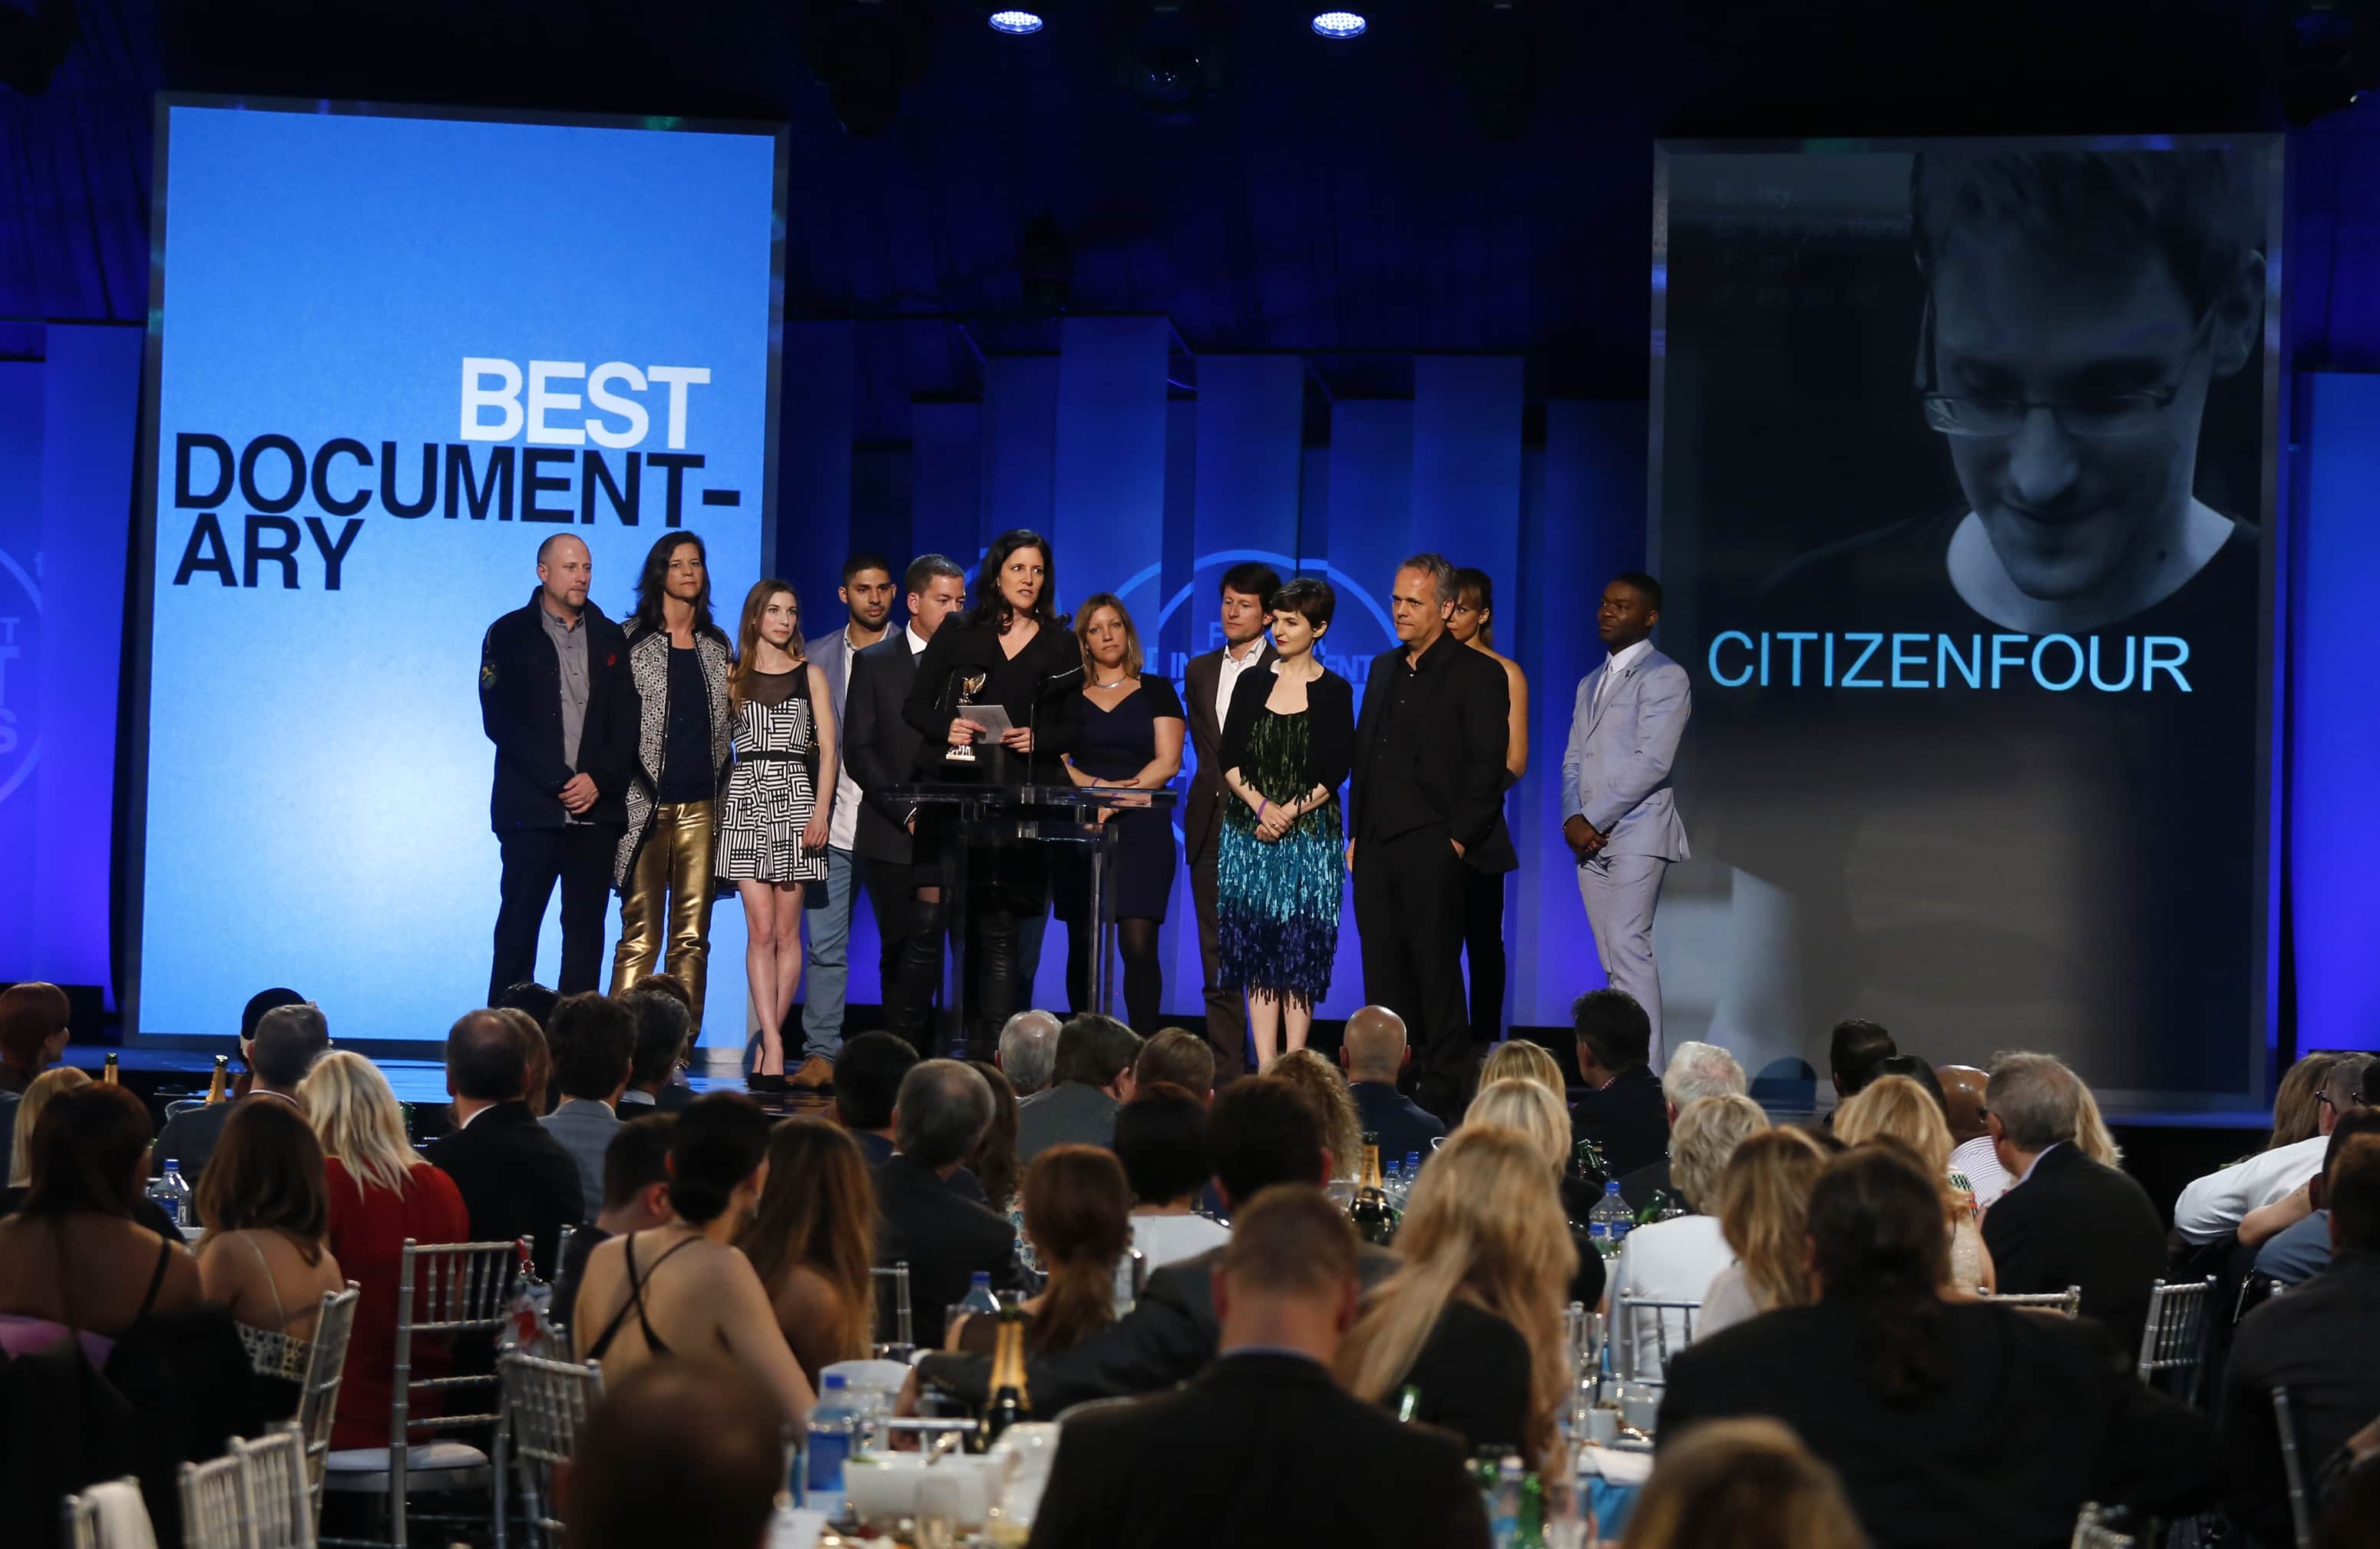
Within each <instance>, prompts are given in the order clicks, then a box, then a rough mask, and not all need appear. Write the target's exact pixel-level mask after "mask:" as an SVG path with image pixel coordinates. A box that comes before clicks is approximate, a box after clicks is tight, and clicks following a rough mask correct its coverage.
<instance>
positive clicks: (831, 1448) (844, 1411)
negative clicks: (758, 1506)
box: [802, 1372, 859, 1522]
mask: <svg viewBox="0 0 2380 1549" xmlns="http://www.w3.org/2000/svg"><path fill="white" fill-rule="evenodd" d="M858 1429H859V1411H858V1410H856V1409H853V1408H852V1406H851V1396H850V1395H849V1394H848V1393H846V1392H844V1382H843V1373H842V1372H828V1373H827V1375H826V1392H825V1393H823V1394H821V1395H820V1397H819V1402H818V1407H817V1408H816V1409H812V1410H810V1421H809V1427H808V1433H807V1436H806V1437H805V1438H804V1443H803V1447H802V1505H803V1506H805V1507H806V1508H807V1509H808V1510H811V1511H820V1512H824V1513H825V1514H826V1519H827V1520H828V1521H830V1522H839V1521H841V1520H842V1519H843V1466H844V1463H845V1462H847V1461H849V1459H850V1458H851V1438H852V1435H853V1433H855V1432H856V1431H857V1430H858Z"/></svg>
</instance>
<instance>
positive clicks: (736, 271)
mask: <svg viewBox="0 0 2380 1549" xmlns="http://www.w3.org/2000/svg"><path fill="white" fill-rule="evenodd" d="M784 162H785V142H784V140H783V135H782V133H781V132H780V131H778V130H776V129H774V128H766V127H760V128H756V127H752V126H741V125H699V124H687V123H683V122H681V121H679V120H675V119H653V120H637V121H625V120H603V121H592V120H584V119H558V118H536V119H532V118H528V117H521V116H504V117H499V116H450V115H444V114H442V113H437V112H432V111H431V110H427V109H412V108H401V107H400V108H390V107H383V106H365V105H358V104H313V103H287V102H257V101H242V102H231V101H224V100H214V99H208V100H200V99H188V98H174V97H167V98H164V99H163V100H161V103H160V105H159V124H158V152H157V189H156V195H155V222H156V226H155V230H154V232H153V233H152V239H153V240H154V241H155V242H156V244H157V262H156V265H155V279H154V282H153V286H154V294H153V296H152V305H151V312H150V333H149V344H150V360H149V367H148V372H147V380H146V388H145V391H146V395H147V397H146V405H145V410H146V413H145V418H144V421H143V423H144V427H145V434H144V438H143V442H144V444H143V448H142V453H143V460H144V469H143V476H144V479H145V480H146V490H147V494H146V496H145V502H146V506H145V508H146V510H147V512H148V514H149V517H150V520H149V521H148V523H147V524H146V531H145V534H144V537H145V541H146V543H147V550H146V554H145V560H144V562H137V563H136V565H135V567H134V569H135V576H136V585H138V586H140V588H141V592H140V596H139V597H138V598H137V604H138V605H137V606H136V609H135V616H136V618H137V619H138V621H139V627H140V628H142V631H143V637H144V638H142V639H140V640H139V641H138V643H137V645H136V648H135V650H134V652H133V661H134V668H135V672H136V675H138V676H137V677H136V682H135V686H134V687H135V693H136V696H137V697H136V698H135V701H134V704H135V710H134V722H135V725H134V732H135V736H136V738H137V739H139V740H138V741H137V742H136V748H135V763H134V767H135V768H136V769H137V770H139V771H140V772H141V773H142V775H144V776H145V780H146V792H145V799H140V804H139V805H138V806H137V807H136V809H135V810H134V811H133V812H132V813H131V814H130V817H129V823H130V826H131V830H132V841H133V842H132V844H131V845H129V846H128V851H129V852H130V853H129V856H128V864H129V867H130V876H129V878H128V880H129V882H130V884H131V885H130V887H129V888H128V899H129V901H130V912H131V921H130V923H131V933H132V939H133V941H134V942H136V943H137V950H138V957H137V962H136V972H135V973H134V975H132V978H133V981H134V982H135V983H136V984H137V986H138V992H137V1000H136V1001H135V1002H134V1009H133V1012H132V1015H131V1018H128V1026H129V1027H130V1028H131V1029H132V1030H135V1031H138V1032H139V1033H140V1034H144V1035H188V1034H210V1035H216V1036H220V1035H223V1034H225V1033H227V1032H229V1031H232V1030H233V1029H235V1028H236V1027H237V1025H238V1017H239V1011H240V1007H241V1006H242V1005H243V1003H244V1002H245V1001H246V1000H247V999H248V997H249V995H250V994H253V993H255V992H256V991H257V990H258V989H260V988H261V987H263V986H265V985H268V984H276V983H277V984H286V985H289V986H291V987H293V988H295V989H297V990H298V991H299V992H300V993H301V994H306V995H308V996H310V997H311V998H313V999H315V1000H317V1001H319V1002H320V1003H321V1004H322V1006H323V1008H324V1010H325V1012H326V1013H327V1014H328V1015H329V1018H330V1020H331V1024H332V1029H333V1031H334V1035H340V1036H346V1037H351V1038H391V1039H405V1038H422V1039H430V1038H440V1037H443V1035H444V1032H445V1030H446V1028H447V1026H448V1024H449V1023H450V1022H452V1021H453V1020H454V1018H455V1017H456V1016H457V1015H458V1014H459V1013H460V1012H462V1011H464V1010H467V1009H468V1008H470V1007H472V1006H478V1005H480V1003H481V1002H482V1001H483V1000H484V998H485V997H486V994H487V986H488V975H489V964H490V957H491V938H492V929H493V925H494V920H495V909H496V901H497V871H498V858H497V848H496V841H495V838H494V836H493V835H492V832H491V830H490V825H489V787H490V780H491V773H492V764H493V750H492V745H491V744H490V743H489V741H488V740H487V738H486V737H485V736H484V735H483V733H482V731H481V728H480V713H479V702H478V694H477V677H478V671H479V664H480V638H481V635H482V634H483V632H484V631H485V630H486V628H487V627H488V625H489V624H490V623H491V622H492V620H494V619H495V618H496V617H497V616H499V615H500V614H503V613H505V612H508V611H511V610H515V609H517V608H520V607H521V606H523V605H524V604H525V603H526V602H527V601H528V598H529V597H530V595H531V593H532V591H533V589H534V588H535V586H536V585H537V579H536V573H535V569H536V554H537V549H538V547H539V545H540V543H542V542H543V541H544V540H545V539H546V538H547V537H549V536H551V535H553V534H555V533H563V532H569V533H575V534H577V536H579V537H581V538H583V539H584V540H585V541H586V542H587V543H588V545H589V548H590V550H591V552H592V554H593V557H594V585H593V589H592V592H591V594H590V599H589V600H590V602H591V603H592V604H595V605H596V606H599V607H601V609H602V611H603V612H604V613H605V614H606V615H608V616H611V617H613V619H615V620H617V619H622V618H625V616H627V614H628V613H629V612H630V611H631V609H632V606H633V600H634V599H633V592H634V587H635V583H636V579H637V573H638V569H639V567H640V565H641V562H642V560H643V558H644V555H645V553H646V551H647V550H648V549H649V548H650V546H651V545H652V543H653V542H654V541H655V539H656V538H658V537H660V536H661V535H662V534H663V533H664V532H666V531H670V530H671V529H673V528H682V529H684V530H686V531H693V532H697V533H699V534H700V535H701V536H702V538H703V539H704V541H705V543H707V545H708V547H709V550H710V573H711V585H712V605H713V609H714V611H715V613H716V614H718V615H719V616H721V618H722V627H723V628H728V629H730V630H731V631H732V630H733V629H734V628H735V617H736V610H737V608H738V606H739V604H741V602H742V599H743V594H744V592H745V590H746V589H747V588H748V587H749V586H750V585H751V584H752V583H753V582H754V581H756V580H757V579H759V576H760V573H761V567H762V563H763V559H764V534H765V532H766V531H767V529H768V526H769V522H770V518H771V516H772V514H773V513H772V506H773V501H774V493H775V492H774V469H773V457H772V447H773V442H774V429H775V423H776V384H777V359H778V354H777V352H778V343H779V324H780V317H781V310H782V298H781V289H782V286H781V280H780V278H779V276H780V275H781V274H782V252H781V244H782V236H781V234H782V231H783V218H782V211H783V178H784ZM733 897H734V896H733V893H732V891H731V892H730V894H729V895H728V896H727V898H726V899H724V900H722V904H721V907H720V908H719V909H717V910H716V911H715V913H714V915H713V929H712V935H711V949H710V964H711V982H710V996H709V1002H710V1010H711V1016H710V1018H709V1020H710V1023H711V1025H712V1030H713V1034H714V1036H715V1037H719V1038H722V1039H725V1040H728V1041H733V1040H735V1039H736V1038H737V1037H738V1036H739V1035H740V1031H741V1027H742V1024H743V1018H742V1016H741V1015H740V1011H741V1008H742V1006H743V1005H744V1002H745V999H746V992H745V982H744V951H743V945H744V944H743V921H742V917H741V914H740V911H738V910H737V909H735V905H734V901H733ZM559 909H560V906H559V899H558V897H557V898H556V900H555V901H554V902H553V904H551V905H550V906H549V911H548V916H547V920H546V923H545V929H544V932H543V933H542V936H541V938H540V958H539V975H540V979H541V980H542V981H543V982H546V983H549V984H551V983H553V982H554V978H555V975H556V973H557V970H558V966H559V957H560V927H559V922H558V921H559ZM611 912H612V921H611V923H610V924H609V925H608V926H607V929H606V933H605V944H606V946H607V948H608V946H609V945H610V943H611V941H612V940H613V938H614V937H616V935H617V918H618V911H617V908H616V905H615V906H613V909H612V911H611Z"/></svg>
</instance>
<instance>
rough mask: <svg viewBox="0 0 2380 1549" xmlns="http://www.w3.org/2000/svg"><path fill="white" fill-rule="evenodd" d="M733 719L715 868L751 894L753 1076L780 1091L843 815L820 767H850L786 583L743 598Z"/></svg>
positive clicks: (732, 673) (771, 583)
mask: <svg viewBox="0 0 2380 1549" xmlns="http://www.w3.org/2000/svg"><path fill="white" fill-rule="evenodd" d="M727 715H728V720H729V721H730V723H731V725H732V728H733V731H734V734H735V768H734V769H733V770H731V771H730V772H729V774H728V776H727V794H726V796H725V798H724V799H722V801H721V803H720V817H719V868H718V871H719V875H720V876H721V878H722V879H723V880H726V881H730V882H733V883H735V888H736V892H737V893H738V894H739V895H741V896H742V897H743V900H744V930H745V946H744V967H745V971H746V973H747V976H748V977H749V978H750V980H751V984H752V1005H753V1007H754V1009H755V1010H756V1011H757V1012H758V1013H759V1019H760V1032H759V1037H758V1038H757V1039H755V1040H754V1043H755V1044H756V1045H757V1051H756V1050H754V1049H747V1050H746V1054H747V1055H750V1056H753V1057H752V1059H751V1067H750V1068H751V1074H750V1075H749V1076H748V1077H747V1081H746V1084H747V1085H748V1086H750V1087H751V1088H752V1089H753V1090H754V1091H758V1092H783V1090H784V1089H785V1044H784V1026H785V1019H786V1018H788V1017H790V1016H791V1015H792V1014H793V1008H794V994H795V991H797V990H798V989H800V988H801V982H802V890H803V886H804V884H807V883H813V882H823V881H824V880H825V879H826V841H827V823H828V820H829V819H830V818H831V817H832V815H833V811H834V789H833V787H832V784H831V783H830V785H829V786H828V787H827V788H826V789H825V790H820V789H819V788H818V778H819V773H818V772H819V771H820V770H822V769H823V770H828V771H834V770H838V769H840V768H841V767H842V765H841V761H840V760H839V759H837V758H836V756H835V741H834V735H835V728H834V699H833V696H832V693H831V692H830V691H829V690H828V688H827V682H826V676H825V675H824V674H823V673H821V672H820V671H819V669H818V668H817V667H816V666H815V665H812V664H811V663H810V662H808V661H807V659H806V658H805V657H804V655H803V653H802V619H801V602H800V599H799V598H797V597H796V596H795V594H794V589H793V588H792V587H791V586H788V585H787V584H785V583H784V582H783V581H781V580H764V581H762V582H760V583H759V585H758V586H755V587H754V588H753V589H752V590H751V591H750V592H747V594H746V595H745V598H744V619H743V624H742V626H741V627H740V628H739V629H738V630H737V640H736V651H735V666H734V667H733V668H731V669H729V671H728V674H727ZM828 778H829V780H830V782H831V781H832V778H833V776H832V774H830V775H829V776H828Z"/></svg>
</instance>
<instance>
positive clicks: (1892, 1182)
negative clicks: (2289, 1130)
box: [1658, 1141, 2222, 1549]
mask: <svg viewBox="0 0 2380 1549" xmlns="http://www.w3.org/2000/svg"><path fill="white" fill-rule="evenodd" d="M2004 1205H2005V1201H2003V1203H2002V1205H1999V1206H1994V1207H1993V1208H1994V1209H1995V1211H1997V1210H1998V1209H2000V1208H2003V1207H2004ZM1808 1235H1809V1241H1810V1254H1811V1275H1810V1279H1811V1284H1812V1286H1813V1287H1814V1288H1815V1291H1816V1294H1817V1300H1816V1301H1815V1304H1813V1305H1811V1306H1806V1307H1785V1308H1779V1309H1778V1310H1776V1311H1770V1312H1766V1313H1763V1314H1762V1315H1761V1316H1759V1317H1757V1318H1754V1319H1753V1320H1751V1321H1750V1322H1749V1323H1737V1324H1735V1325H1734V1326H1733V1327H1731V1328H1727V1329H1723V1330H1721V1331H1720V1332H1718V1333H1717V1334H1714V1335H1711V1336H1708V1337H1706V1338H1704V1339H1699V1340H1696V1341H1695V1342H1694V1344H1693V1345H1691V1346H1690V1347H1688V1348H1685V1349H1683V1350H1680V1351H1677V1352H1675V1353H1673V1354H1672V1355H1671V1357H1670V1365H1669V1390H1668V1392H1667V1393H1666V1394H1665V1395H1664V1396H1663V1397H1662V1400H1661V1414H1660V1424H1659V1427H1658V1436H1659V1442H1660V1445H1663V1446H1667V1445H1669V1444H1670V1443H1671V1442H1673V1441H1674V1440H1676V1438H1677V1437H1678V1435H1679V1434H1680V1433H1681V1432H1682V1431H1683V1430H1684V1429H1685V1428H1686V1427H1688V1426H1691V1425H1693V1424H1694V1423H1696V1422H1698V1421H1705V1420H1716V1419H1728V1418H1734V1417H1739V1416H1745V1415H1767V1416H1771V1417H1773V1418H1775V1419H1777V1420H1780V1421H1784V1422H1785V1423H1786V1424H1787V1425H1790V1426H1791V1427H1792V1428H1793V1431H1794V1432H1795V1433H1796V1434H1798V1435H1799V1436H1800V1437H1801V1438H1802V1442H1803V1445H1806V1446H1807V1447H1809V1449H1810V1450H1811V1451H1812V1452H1814V1453H1815V1454H1816V1455H1817V1456H1818V1457H1819V1458H1820V1459H1822V1460H1823V1461H1825V1462H1827V1463H1828V1464H1829V1465H1831V1466H1832V1467H1833V1468H1834V1470H1836V1472H1837V1473H1838V1474H1840V1476H1841V1478H1842V1482H1843V1494H1844V1495H1845V1496H1846V1497H1847V1498H1848V1499H1849V1500H1850V1501H1851V1504H1852V1510H1853V1511H1855V1512H1857V1513H1858V1515H1859V1519H1860V1521H1861V1524H1862V1525H1863V1526H1864V1527H1865V1528H1866V1530H1867V1537H1868V1542H1870V1543H1876V1544H1880V1545H1882V1544H1921V1543H1922V1544H1940V1545H1949V1544H1971V1545H1975V1546H1977V1549H1982V1546H1984V1545H1991V1546H1993V1549H2051V1546H2052V1545H2057V1546H2060V1549H2062V1546H2063V1545H2064V1544H2065V1543H2067V1540H2068V1539H2069V1538H2070V1536H2071V1534H2072V1532H2073V1530H2074V1519H2075V1515H2076V1513H2077V1512H2078V1511H2080V1510H2081V1508H2082V1506H2083V1502H2085V1501H2099V1502H2103V1503H2106V1504H2108V1505H2122V1506H2133V1507H2136V1508H2139V1509H2141V1510H2143V1511H2150V1512H2155V1513H2158V1514H2168V1513H2171V1512H2174V1511H2176V1510H2189V1509H2192V1508H2193V1507H2195V1506H2198V1505H2200V1504H2201V1503H2203V1502H2204V1501H2205V1500H2207V1499H2208V1498H2210V1497H2211V1496H2212V1495H2213V1494H2214V1492H2215V1489H2216V1485H2217V1483H2218V1482H2219V1481H2220V1479H2221V1476H2222V1458H2221V1456H2220V1454H2219V1452H2218V1451H2217V1449H2216V1442H2215V1433H2214V1428H2213V1427H2212V1426H2211V1425H2209V1424H2208V1423H2207V1421H2205V1419H2204V1417H2203V1416H2201V1415H2199V1414H2197V1413H2195V1412H2193V1411H2192V1410H2191V1409H2188V1408H2187V1407H2185V1406H2183V1405H2182V1404H2180V1403H2178V1402H2176V1401H2175V1400H2173V1399H2171V1398H2168V1397H2166V1396H2165V1395H2163V1394H2160V1393H2154V1392H2151V1391H2150V1390H2149V1389H2148V1388H2146V1387H2145V1386H2143V1384H2141V1383H2140V1382H2139V1381H2138V1380H2137V1379H2135V1378H2134V1377H2133V1376H2132V1374H2131V1370H2130V1368H2131V1362H2130V1360H2129V1359H2127V1358H2126V1357H2125V1356H2124V1355H2122V1354H2121V1353H2119V1351H2117V1350H2114V1349H2112V1348H2108V1346H2107V1334H2106V1331H2105V1330H2104V1329H2101V1328H2099V1327H2097V1326H2095V1325H2094V1324H2091V1323H2075V1322H2072V1321H2070V1320H2068V1319H2065V1318H2060V1317H2055V1316H2050V1315H2046V1314H2044V1313H2040V1312H2035V1311H2027V1310H2024V1309H2021V1308H2013V1307H2003V1306H1998V1305H1995V1304H1993V1303H1990V1302H1983V1301H1947V1300H1945V1299H1943V1297H1942V1294H1941V1287H1943V1286H1944V1285H1946V1284H1948V1275H1949V1262H1948V1261H1949V1238H1948V1236H1947V1234H1945V1233H1944V1231H1943V1230H1942V1180H1941V1178H1940V1177H1937V1176H1933V1175H1930V1174H1929V1173H1928V1172H1927V1171H1926V1170H1925V1167H1924V1165H1922V1164H1921V1163H1919V1162H1918V1161H1917V1160H1916V1158H1915V1157H1914V1156H1913V1154H1912V1153H1910V1152H1909V1151H1908V1150H1907V1148H1905V1147H1902V1146H1899V1145H1896V1144H1893V1143H1892V1142H1889V1141H1876V1142H1872V1143H1870V1144H1867V1145H1862V1146H1854V1147H1853V1148H1852V1149H1851V1150H1850V1151H1849V1152H1846V1153H1844V1154H1842V1155H1840V1156H1839V1157H1837V1158H1835V1159H1834V1161H1832V1162H1830V1163H1829V1164H1828V1166H1827V1170H1826V1171H1825V1172H1824V1173H1822V1174H1821V1175H1819V1178H1818V1181H1817V1184H1816V1186H1815V1188H1814V1189H1812V1190H1811V1192H1810V1211H1809V1221H1808Z"/></svg>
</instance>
